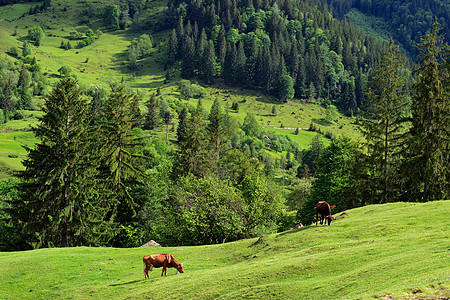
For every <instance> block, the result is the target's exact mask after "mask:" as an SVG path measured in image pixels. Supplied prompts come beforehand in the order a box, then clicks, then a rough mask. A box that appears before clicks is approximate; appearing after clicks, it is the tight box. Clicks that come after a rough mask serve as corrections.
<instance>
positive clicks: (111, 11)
mask: <svg viewBox="0 0 450 300" xmlns="http://www.w3.org/2000/svg"><path fill="white" fill-rule="evenodd" d="M119 16H120V9H119V7H117V5H115V4H111V5H109V6H107V7H106V8H105V11H104V12H103V23H104V25H105V27H106V28H108V29H112V30H117V29H119Z"/></svg>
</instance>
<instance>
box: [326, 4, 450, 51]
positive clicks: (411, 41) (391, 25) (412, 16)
mask: <svg viewBox="0 0 450 300" xmlns="http://www.w3.org/2000/svg"><path fill="white" fill-rule="evenodd" d="M323 1H324V2H326V3H327V4H328V5H329V6H330V10H332V11H333V15H335V16H337V17H339V18H340V19H342V18H344V16H345V15H346V14H347V13H348V12H349V11H350V10H352V9H357V10H359V11H360V12H362V13H363V14H365V15H366V16H373V17H378V18H381V19H382V20H383V21H384V23H385V24H384V26H383V28H380V27H379V28H375V30H377V29H379V30H385V29H387V30H389V31H390V33H391V34H392V36H393V37H394V38H395V39H396V40H397V41H398V42H400V43H402V45H403V47H404V48H405V49H406V50H408V52H410V53H411V54H416V51H415V49H414V46H415V45H416V44H417V43H419V42H420V38H421V37H422V36H423V35H424V34H426V33H427V32H429V31H430V29H431V27H432V25H433V23H434V22H435V20H437V21H438V22H439V23H440V24H441V25H442V28H443V29H442V32H441V33H442V34H445V39H446V41H450V2H448V1H446V0H426V1H425V0H323Z"/></svg>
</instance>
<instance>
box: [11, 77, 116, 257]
mask: <svg viewBox="0 0 450 300" xmlns="http://www.w3.org/2000/svg"><path fill="white" fill-rule="evenodd" d="M87 110H88V105H87V102H86V100H85V99H83V98H82V97H81V96H80V89H79V87H78V84H77V82H76V81H75V80H74V79H72V78H64V79H62V80H61V81H60V82H59V83H58V84H57V85H56V87H55V89H54V90H53V91H52V92H51V93H50V95H49V96H48V97H47V99H46V101H45V105H44V107H43V112H44V115H43V117H41V118H40V121H41V122H40V123H39V125H38V126H37V127H36V128H34V132H35V134H36V137H37V138H38V139H39V140H40V142H39V143H38V144H37V145H36V147H35V148H33V149H31V148H28V149H27V150H28V152H29V154H28V158H27V159H26V160H25V161H24V166H25V170H24V171H22V172H20V173H19V177H20V178H22V179H23V184H22V185H21V186H20V194H21V199H22V201H21V203H20V204H19V205H17V206H15V210H16V212H17V214H18V215H17V216H16V217H17V218H18V219H20V220H21V221H22V222H24V223H25V230H26V231H27V233H28V234H29V236H28V238H29V239H30V240H29V242H30V243H33V247H38V248H39V247H47V246H52V245H54V246H59V247H68V246H79V245H91V244H93V245H98V244H99V240H109V239H110V238H111V236H110V235H111V234H113V232H112V231H108V230H106V228H107V227H108V224H111V223H110V222H109V221H110V220H109V219H108V217H107V214H108V213H109V209H110V203H109V202H108V201H106V200H104V199H102V197H100V196H99V193H98V190H97V186H96V167H97V165H96V163H95V162H96V161H98V160H97V159H96V158H95V155H94V154H93V153H92V152H91V151H90V150H91V148H90V145H91V143H90V139H89V136H90V133H89V131H88V122H89V120H88V119H87V116H88V113H87Z"/></svg>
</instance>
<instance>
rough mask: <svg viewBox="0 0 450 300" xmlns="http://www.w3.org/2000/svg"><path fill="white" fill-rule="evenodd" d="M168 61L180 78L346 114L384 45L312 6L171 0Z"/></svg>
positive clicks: (307, 3)
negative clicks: (253, 91)
mask: <svg viewBox="0 0 450 300" xmlns="http://www.w3.org/2000/svg"><path fill="white" fill-rule="evenodd" d="M168 7H169V10H168V20H169V21H170V23H172V24H173V26H174V27H175V28H174V29H172V33H171V36H170V41H169V55H170V57H169V58H170V61H171V62H175V61H181V73H182V76H183V77H185V78H192V77H194V76H199V77H201V78H203V79H205V80H206V81H207V82H212V81H213V77H214V76H218V77H220V78H223V79H224V80H225V81H226V82H227V83H228V84H231V85H235V86H241V87H247V88H257V89H262V90H264V91H265V92H267V93H271V94H273V95H276V96H277V97H278V98H280V99H281V100H282V101H283V100H284V101H285V100H286V99H290V98H293V97H295V98H300V99H310V100H314V99H320V101H323V102H325V105H326V104H330V103H335V104H336V105H337V106H338V107H340V108H341V109H342V110H343V111H345V112H348V113H349V114H351V113H352V112H355V111H356V110H357V109H358V108H359V107H360V106H361V105H362V102H363V98H364V87H365V84H366V82H367V77H368V73H369V72H370V71H371V70H373V68H374V67H375V66H376V65H377V63H378V59H379V55H380V52H381V45H380V44H379V43H377V42H376V41H375V39H374V38H371V37H368V36H366V35H363V34H362V33H361V32H360V31H359V30H358V29H357V28H356V27H354V26H352V25H350V24H349V23H348V22H346V20H345V19H344V20H343V21H339V20H337V19H334V18H333V16H332V15H331V14H330V13H329V11H328V10H327V8H326V6H324V5H320V6H317V3H316V1H301V2H299V3H297V2H295V1H291V0H286V1H251V0H250V1H237V0H220V1H214V2H207V1H201V0H198V1H195V2H191V1H186V2H184V1H169V4H168Z"/></svg>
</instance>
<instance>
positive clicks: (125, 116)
mask: <svg viewBox="0 0 450 300" xmlns="http://www.w3.org/2000/svg"><path fill="white" fill-rule="evenodd" d="M133 99H134V95H130V94H127V93H126V92H125V90H124V88H123V87H122V86H119V87H117V88H116V90H115V91H113V92H112V94H111V95H110V97H109V98H108V101H107V104H106V107H105V110H104V113H103V114H104V118H103V121H102V122H101V123H100V130H99V132H100V143H101V145H102V147H101V153H102V157H103V161H102V162H103V166H104V167H106V168H104V169H103V177H104V178H105V181H104V183H105V188H106V189H107V190H109V191H111V192H112V193H111V194H110V195H112V197H113V199H114V200H115V203H117V207H115V209H116V210H115V211H113V214H117V215H118V218H119V221H128V220H129V219H130V217H131V216H134V215H135V213H136V211H135V209H136V207H137V203H136V202H135V200H134V198H133V196H132V195H131V193H130V190H131V189H132V188H133V187H135V186H138V185H139V184H140V180H141V179H143V178H145V175H144V173H143V170H142V169H141V168H142V165H143V162H144V160H145V157H144V156H142V155H140V154H139V153H140V152H139V150H140V149H141V148H142V146H143V145H144V140H143V137H138V136H137V135H136V133H135V131H133V130H132V128H133V125H134V124H135V123H136V121H137V120H136V119H135V117H136V116H135V113H134V110H133V102H134V101H133Z"/></svg>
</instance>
